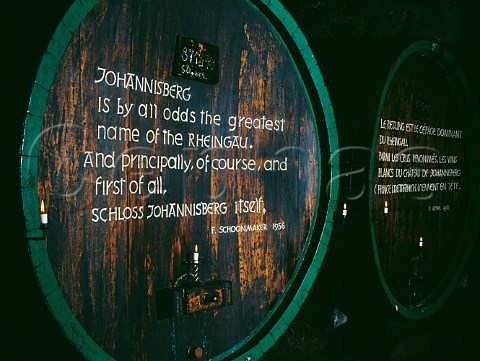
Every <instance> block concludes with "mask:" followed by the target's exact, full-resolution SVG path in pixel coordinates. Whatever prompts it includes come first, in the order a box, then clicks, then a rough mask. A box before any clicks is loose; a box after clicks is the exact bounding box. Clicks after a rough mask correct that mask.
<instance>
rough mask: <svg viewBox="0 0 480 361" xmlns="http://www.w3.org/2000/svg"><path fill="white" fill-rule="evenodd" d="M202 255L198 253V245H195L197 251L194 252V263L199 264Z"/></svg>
mask: <svg viewBox="0 0 480 361" xmlns="http://www.w3.org/2000/svg"><path fill="white" fill-rule="evenodd" d="M199 256H200V254H199V253H198V245H195V249H194V252H193V263H198V259H199Z"/></svg>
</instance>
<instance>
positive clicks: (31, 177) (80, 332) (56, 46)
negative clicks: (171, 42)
mask: <svg viewBox="0 0 480 361" xmlns="http://www.w3.org/2000/svg"><path fill="white" fill-rule="evenodd" d="M245 1H246V3H248V4H249V5H250V6H252V8H253V9H255V10H257V11H258V12H259V13H261V15H262V16H264V17H265V18H267V17H266V15H265V14H264V13H263V12H262V11H260V9H259V5H260V6H263V7H265V8H266V9H267V10H268V11H269V12H270V13H271V14H273V15H274V17H276V18H277V19H278V20H279V21H280V22H281V23H282V26H283V27H284V29H285V30H286V32H287V33H288V34H289V36H290V37H291V40H292V41H293V42H294V43H295V45H296V46H297V47H298V51H299V53H300V55H301V58H302V60H303V62H304V64H305V67H306V68H307V70H308V73H309V75H310V77H311V80H312V82H313V84H314V88H315V90H316V91H317V94H318V97H319V101H320V103H321V106H322V111H323V115H324V117H325V128H326V132H327V135H326V137H327V139H328V144H329V150H330V154H338V152H336V150H337V149H338V136H337V129H336V123H335V117H334V113H333V108H332V104H331V101H330V98H329V94H328V91H327V88H326V85H325V83H324V79H323V76H322V74H321V72H320V68H319V66H318V64H317V62H316V59H315V57H314V55H313V52H312V51H311V49H310V47H309V45H308V42H307V40H306V38H305V36H304V35H303V33H302V31H301V29H300V28H299V26H298V24H297V23H296V22H295V20H294V19H293V17H292V16H291V15H290V14H289V13H288V11H287V10H286V9H285V7H284V6H283V5H282V4H281V3H280V1H279V0H257V2H260V4H257V3H256V2H255V3H253V2H252V1H251V0H245ZM97 2H98V0H75V1H74V2H73V4H72V5H71V6H70V8H69V9H68V11H67V12H66V14H65V15H64V17H63V18H62V20H61V21H60V23H59V25H58V26H57V28H56V30H55V32H54V34H53V36H52V38H51V40H50V42H49V44H48V46H47V49H46V50H45V52H44V55H43V58H42V60H41V62H40V65H39V67H38V70H37V75H36V78H35V82H34V84H33V87H32V91H31V96H30V99H29V103H28V108H27V114H26V117H25V120H24V130H23V143H22V147H21V154H20V162H21V175H20V182H21V193H22V207H23V213H24V217H25V222H26V231H25V235H26V240H27V243H28V250H29V252H30V257H31V262H32V265H33V267H34V270H35V274H36V276H37V281H38V283H39V286H40V288H41V289H42V292H43V294H44V298H45V301H46V303H47V305H48V307H49V308H50V310H51V312H52V314H53V315H54V318H55V319H56V321H57V323H58V324H59V326H60V327H61V328H62V330H63V332H64V333H65V336H66V337H67V338H68V339H69V341H70V342H72V344H73V345H74V346H75V347H76V348H77V350H78V351H79V352H80V353H81V354H82V355H83V356H84V357H86V358H87V359H90V360H102V361H107V360H114V359H113V358H112V357H111V356H110V355H108V354H107V353H106V352H105V351H104V350H103V349H102V348H101V347H100V346H99V345H98V344H97V343H96V342H95V341H94V340H93V339H92V338H91V337H90V335H89V334H88V333H87V332H86V330H85V329H84V328H83V327H82V325H81V324H80V323H79V322H78V321H77V320H76V318H75V316H74V315H73V313H72V311H71V309H70V307H69V305H68V303H67V301H66V300H65V298H64V296H63V294H62V292H61V290H60V287H59V284H58V282H57V279H56V276H55V274H54V271H53V269H52V266H51V264H50V262H49V257H48V253H47V249H46V245H45V242H44V241H43V238H42V230H41V229H40V227H39V225H40V224H39V223H40V222H39V220H40V205H39V199H38V188H37V186H38V157H39V143H40V138H41V136H42V134H43V130H42V127H43V117H44V112H45V107H46V103H47V98H48V95H49V91H50V88H51V86H52V83H53V80H54V77H55V75H56V72H57V69H58V65H59V62H60V60H61V59H62V57H63V54H64V52H65V50H66V47H67V46H68V44H69V42H70V40H71V38H72V36H73V33H74V32H75V31H76V29H77V28H78V26H79V25H80V24H81V22H82V21H83V19H84V18H85V17H86V16H87V15H88V13H89V12H90V10H91V9H92V8H93V7H94V6H95V5H96V4H97ZM267 20H269V19H267ZM267 22H268V21H267ZM270 25H271V24H270ZM271 28H272V32H273V33H274V34H275V36H276V37H277V39H278V40H279V41H280V42H281V43H282V44H283V45H284V46H285V49H286V50H287V53H288V54H289V56H290V57H291V58H292V55H291V49H290V48H289V47H288V46H287V45H286V44H285V41H284V39H283V38H282V37H281V36H280V35H279V34H278V31H277V30H276V29H274V27H273V26H271ZM292 64H293V66H294V68H295V71H296V72H297V74H299V70H298V67H297V64H296V63H295V61H293V59H292ZM299 79H300V80H301V83H302V86H303V87H304V91H305V93H306V94H307V97H308V98H309V100H310V101H311V99H310V98H311V94H309V93H308V92H307V90H306V89H305V83H304V82H303V79H302V77H301V76H299ZM309 103H310V106H312V105H311V102H309ZM312 113H313V114H315V112H312ZM314 121H317V120H316V118H315V117H314ZM315 128H316V133H317V134H316V138H317V143H318V139H319V136H318V128H317V126H316V127H315ZM317 153H320V148H318V150H317ZM318 159H319V166H318V167H319V173H320V168H321V165H320V156H319V157H318ZM328 163H329V170H330V174H329V175H328V176H329V179H331V180H332V181H331V182H328V192H327V194H328V202H327V203H328V204H327V206H326V212H325V222H324V223H323V227H322V229H321V231H320V232H321V233H320V239H319V241H318V245H317V247H316V248H315V249H314V252H313V256H312V260H311V262H310V263H309V266H308V269H307V270H306V272H305V274H304V276H303V278H302V280H301V282H300V285H299V286H298V288H295V291H294V292H295V293H294V294H293V296H292V295H291V293H292V292H293V290H292V283H294V282H295V281H296V282H297V283H298V277H297V276H298V273H299V269H300V266H302V265H303V263H304V262H303V261H304V259H305V257H306V253H307V251H308V250H309V248H311V242H310V241H311V238H312V236H313V230H314V228H316V227H315V225H316V224H317V219H316V218H317V215H318V205H319V198H320V194H321V192H322V189H320V188H321V186H320V184H321V182H318V183H319V184H318V192H317V199H316V209H315V213H314V217H313V222H312V225H311V226H310V229H309V232H308V236H307V239H306V242H305V247H304V249H303V252H302V255H301V257H300V259H299V261H298V263H297V265H296V268H295V271H294V274H293V275H292V277H291V278H290V279H289V282H288V283H287V286H286V288H285V291H284V292H283V293H282V295H281V296H280V298H279V300H278V301H277V302H276V303H275V305H274V308H273V309H272V310H271V311H270V312H269V314H268V315H267V316H266V318H265V319H264V320H262V322H261V324H260V325H258V326H257V327H256V328H255V330H254V331H252V333H251V335H250V336H249V337H247V338H246V339H245V340H243V341H242V342H240V343H239V344H237V345H234V346H233V347H232V348H230V349H229V350H227V351H226V352H224V353H222V354H220V355H218V356H216V357H215V358H213V360H221V359H224V358H232V357H233V358H238V359H239V360H240V359H241V360H245V359H246V358H250V359H257V358H259V357H261V356H262V355H263V354H264V353H265V352H266V351H267V350H268V349H269V348H270V347H271V346H273V345H274V344H275V343H276V341H277V340H278V339H279V338H280V337H281V335H282V334H283V333H284V332H285V331H286V330H287V328H288V327H289V325H290V323H291V322H292V321H293V319H294V318H295V316H296V315H297V313H298V311H299V309H300V308H301V307H302V305H303V303H304V301H305V299H306V297H307V296H308V294H309V292H310V290H311V288H312V286H313V284H314V282H315V279H316V276H317V274H318V272H319V270H320V266H321V264H322V261H323V259H324V257H325V254H326V251H327V248H328V243H329V239H330V235H331V232H332V228H333V215H334V212H335V210H336V207H337V203H338V189H339V188H338V181H337V179H338V174H339V157H334V156H332V157H329V161H328ZM319 178H320V179H321V173H320V174H319ZM303 266H304V265H303ZM287 294H289V297H292V299H291V301H290V303H289V304H288V306H287V307H286V308H285V309H284V310H282V314H281V316H280V317H279V318H278V319H277V320H276V321H275V322H274V325H273V326H272V327H271V328H270V329H269V332H267V333H266V334H265V335H263V336H262V338H261V339H260V340H259V341H258V342H256V344H255V345H254V346H253V347H249V346H250V343H251V340H252V338H253V337H254V336H255V335H256V334H257V333H258V332H259V331H260V330H261V329H262V328H264V326H265V325H266V324H267V323H269V322H270V323H271V322H272V315H273V314H274V313H275V312H276V311H277V310H278V309H279V307H280V306H281V305H283V304H284V302H283V301H284V300H285V298H286V297H287V296H286V295H287ZM246 347H248V349H247V351H245V348H246Z"/></svg>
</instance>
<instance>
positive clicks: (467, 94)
mask: <svg viewBox="0 0 480 361" xmlns="http://www.w3.org/2000/svg"><path fill="white" fill-rule="evenodd" d="M418 52H428V53H429V54H430V55H432V56H433V57H434V59H435V60H436V61H437V62H438V63H439V64H440V65H441V66H442V68H443V70H444V71H447V70H448V72H449V73H448V74H452V75H453V76H452V77H451V78H449V81H450V85H451V86H452V87H453V88H454V89H455V90H456V91H457V92H458V94H460V96H458V97H457V99H458V100H459V102H460V105H461V106H462V108H463V109H465V110H464V111H463V113H464V114H465V113H466V114H469V115H471V116H472V118H473V119H474V121H472V122H471V123H469V126H470V127H472V129H473V130H474V132H475V133H477V134H478V133H479V126H478V124H477V123H478V121H477V120H478V119H479V115H478V111H477V109H476V106H475V101H474V99H473V96H472V92H471V91H470V87H469V85H468V82H467V80H466V79H465V76H464V74H463V71H462V69H461V67H460V65H459V64H458V62H457V61H456V60H455V58H454V56H453V55H452V54H451V53H450V52H449V51H448V50H447V49H446V48H445V47H444V46H443V45H441V44H439V43H437V42H435V41H430V40H425V39H422V40H417V41H415V42H413V43H411V44H410V45H409V46H407V47H406V48H405V49H404V50H403V51H402V52H401V53H400V54H399V56H398V57H397V59H396V60H395V62H394V63H393V65H392V67H391V68H390V71H389V73H388V76H387V78H386V81H385V85H384V88H383V91H382V94H381V97H380V101H379V105H378V109H377V114H376V118H375V127H374V132H373V138H372V150H373V149H375V147H376V144H377V138H378V125H379V122H380V117H381V112H382V109H383V105H384V102H385V97H386V95H387V92H388V90H389V88H390V84H391V82H392V80H393V78H394V76H395V75H396V73H397V71H398V69H399V68H400V67H401V66H402V64H403V63H404V61H405V60H406V59H407V58H409V57H410V56H411V55H413V54H415V53H418ZM470 142H471V141H468V143H470ZM374 162H375V154H374V152H373V151H372V152H371V156H370V174H369V181H370V187H369V218H370V233H371V239H372V248H373V254H374V259H375V264H376V267H377V273H378V276H379V278H380V283H381V285H382V288H383V290H384V292H385V293H386V296H387V298H388V300H389V302H390V304H391V305H392V307H394V309H395V312H398V313H399V314H401V315H402V316H404V317H406V318H409V319H422V318H427V317H429V316H431V315H432V314H434V313H435V312H436V311H437V310H438V309H439V308H440V307H442V306H443V304H444V303H445V302H446V301H447V299H448V298H449V297H450V295H451V293H452V292H453V290H454V289H455V287H456V284H457V282H458V280H459V278H460V276H461V274H462V271H463V269H464V267H465V265H466V264H467V262H468V259H469V256H470V254H471V253H472V251H473V247H474V244H475V241H476V238H477V234H478V230H477V229H476V228H475V224H476V222H478V219H479V216H480V214H479V210H478V209H479V206H480V202H479V201H478V200H475V202H476V203H475V204H476V209H477V211H476V212H470V214H468V217H469V219H466V222H465V224H466V225H467V226H466V228H467V230H469V232H468V233H469V237H466V238H465V237H464V240H463V243H462V245H464V247H463V248H462V249H463V252H459V251H458V250H457V251H456V254H455V256H454V259H453V260H452V263H451V265H450V267H449V268H448V270H447V272H446V276H445V277H444V278H443V279H442V280H441V281H440V283H439V285H438V286H437V287H436V288H435V289H434V290H433V291H432V292H431V294H430V295H428V296H427V297H426V299H425V301H426V302H425V303H422V304H421V305H419V306H415V307H408V306H405V305H403V304H402V303H401V302H400V301H399V300H398V299H397V298H396V297H395V295H394V294H393V292H392V290H391V289H390V287H389V285H388V283H387V281H386V279H385V276H384V274H383V272H382V266H381V263H380V257H379V254H378V248H377V242H376V236H375V228H374V226H375V217H374V209H373V187H372V186H371V185H372V184H373V178H374V173H375V172H374V168H373V164H374ZM470 162H471V163H472V165H473V162H474V160H473V159H472V160H471V161H470ZM477 163H478V161H477ZM471 168H472V169H471V173H472V174H471V175H470V177H469V179H473V178H475V177H478V176H480V172H479V169H478V166H477V167H475V166H472V167H471Z"/></svg>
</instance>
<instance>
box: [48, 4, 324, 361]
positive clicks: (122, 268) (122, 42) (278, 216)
mask: <svg viewBox="0 0 480 361" xmlns="http://www.w3.org/2000/svg"><path fill="white" fill-rule="evenodd" d="M177 34H183V35H185V36H191V37H192V38H195V39H199V40H201V41H205V42H208V43H210V44H215V45H216V46H218V47H219V48H220V67H221V69H220V80H219V83H218V84H217V85H208V84H201V83H198V82H193V81H189V80H185V79H181V78H179V77H174V76H172V75H171V69H172V63H173V56H174V49H175V39H176V36H177ZM98 66H100V67H105V68H108V69H111V70H114V71H119V72H122V73H127V72H132V73H134V74H137V75H139V76H145V77H147V78H152V79H158V80H162V81H163V80H164V81H167V82H169V83H178V84H180V85H182V86H183V87H191V93H192V100H191V101H190V102H184V101H180V100H176V99H172V98H168V97H167V98H166V97H163V96H161V95H152V94H145V93H141V92H138V91H134V90H125V89H123V88H121V87H120V88H117V87H114V86H106V85H105V84H95V83H94V80H95V79H96V77H98V72H97V67H98ZM99 97H109V98H111V99H112V103H111V104H110V105H111V110H110V112H109V113H108V114H104V113H101V112H98V98H99ZM117 98H121V99H122V101H123V102H129V103H135V104H140V103H154V104H158V105H159V108H160V109H163V108H165V107H170V108H172V109H176V108H177V107H181V108H182V109H185V108H189V109H190V110H195V111H196V112H197V114H198V112H199V111H200V110H201V109H205V110H208V111H209V112H210V113H212V114H220V115H221V116H222V120H223V121H224V122H226V120H227V119H228V116H230V115H232V116H251V117H260V116H262V115H265V116H267V117H272V118H275V117H279V118H280V117H281V118H284V119H285V120H286V122H285V130H284V132H282V133H280V132H268V131H254V130H252V129H246V128H242V129H239V130H237V131H235V132H234V134H235V135H239V136H243V137H249V139H251V142H252V143H251V144H253V147H252V148H251V149H247V150H243V149H239V150H236V149H233V150H222V149H212V150H208V151H207V152H204V153H201V151H202V150H203V149H200V150H198V149H190V148H188V147H185V149H182V148H181V147H179V146H166V145H163V144H155V145H151V144H147V143H146V142H145V141H144V140H142V141H140V142H138V143H137V142H133V141H132V142H124V141H112V140H99V139H97V125H106V126H110V125H117V126H123V127H127V128H138V129H139V130H140V133H141V134H142V135H143V134H145V133H146V132H147V131H148V130H149V129H156V128H158V129H159V130H160V131H162V130H171V131H174V132H180V133H182V134H183V135H184V139H186V134H187V133H188V132H195V133H197V134H205V135H208V134H213V135H218V136H221V135H224V136H226V135H229V134H231V132H229V130H228V127H227V126H226V123H223V124H222V126H219V127H217V126H202V125H200V124H198V123H197V124H193V125H191V124H190V125H189V124H182V123H180V122H179V123H176V122H173V121H171V120H170V121H166V120H163V119H162V117H161V116H159V117H158V118H157V119H144V118H141V117H139V116H138V115H132V114H130V115H129V116H127V117H123V116H121V115H117V114H115V106H116V103H115V101H116V99H117ZM44 130H45V134H44V136H43V138H42V143H41V156H40V166H39V175H40V176H39V179H40V183H39V193H40V195H41V197H44V198H46V199H47V201H48V207H49V208H48V210H49V219H50V220H51V221H50V225H49V232H48V253H49V257H50V259H51V262H52V265H53V268H54V271H55V273H56V276H57V278H58V281H59V284H60V287H61V290H62V292H63V293H64V294H65V297H66V299H67V301H68V303H69V305H70V307H71V309H72V311H73V313H74V315H75V317H76V318H78V320H79V322H80V323H81V324H82V326H83V327H84V328H85V329H86V330H87V332H88V334H89V335H91V336H92V338H93V339H94V341H95V342H97V343H98V344H99V345H100V346H101V347H102V348H103V349H104V350H105V351H106V352H107V353H109V354H110V355H112V356H113V357H114V358H115V359H117V360H135V361H136V360H175V359H185V355H186V352H187V350H188V348H189V347H190V346H198V345H202V344H206V345H207V350H206V351H207V352H206V353H205V356H204V357H205V358H207V357H212V356H215V355H218V354H219V353H221V352H223V351H225V350H227V349H229V348H230V347H232V346H234V345H235V344H237V343H239V342H241V341H242V340H244V339H245V338H246V337H247V336H248V335H249V334H250V333H251V332H252V331H253V330H254V328H255V327H257V326H258V325H259V324H260V323H261V322H262V320H263V319H264V318H265V317H266V316H267V315H268V313H269V311H270V310H271V309H272V307H273V306H274V305H275V303H276V302H277V300H278V298H279V297H280V295H281V294H282V292H283V291H284V290H285V287H286V285H287V282H288V281H289V279H290V278H291V276H292V274H293V272H294V269H295V267H296V265H297V263H298V261H299V259H300V257H301V254H302V252H303V250H304V246H305V241H306V238H307V234H308V231H309V229H310V226H311V225H312V223H313V214H314V212H315V207H316V206H317V205H316V198H317V186H318V179H319V174H318V159H317V152H318V144H317V139H316V131H315V124H314V118H313V115H312V110H311V108H310V105H309V102H308V99H307V97H306V95H305V91H304V89H303V86H302V85H301V83H300V80H299V76H298V74H297V72H296V71H295V68H294V66H293V64H292V60H291V59H290V57H289V55H288V54H287V52H286V51H285V49H284V47H283V44H282V43H281V42H280V41H279V40H278V39H277V38H276V37H275V36H274V35H273V34H272V30H271V28H270V26H269V24H268V22H267V21H266V19H265V18H263V17H262V16H261V15H260V14H259V13H258V12H256V11H255V10H253V8H252V7H250V5H248V4H247V3H245V2H243V1H221V2H219V1H202V2H189V1H188V2H187V1H177V0H176V1H173V0H172V1H171V0H163V1H106V0H104V1H100V2H99V3H98V5H97V6H96V7H95V8H94V9H93V10H92V12H91V13H90V14H89V15H88V17H87V18H86V19H85V20H84V22H83V23H82V24H81V25H80V27H79V29H78V30H77V32H76V33H75V34H74V36H73V39H72V41H71V43H70V44H69V46H68V48H67V51H66V52H65V54H64V57H63V59H62V62H61V65H60V67H59V70H58V73H57V75H56V78H55V82H54V85H53V87H52V89H51V91H50V96H49V100H48V105H47V110H46V112H45V124H44ZM87 151H97V152H103V153H104V154H110V153H111V152H113V151H115V153H116V155H117V156H119V155H120V154H122V153H125V154H133V153H139V154H146V155H162V154H165V155H169V156H173V155H176V154H183V155H185V156H186V157H187V158H188V159H197V158H198V157H199V156H200V154H208V155H209V156H210V157H211V158H215V157H220V158H223V157H225V158H229V159H231V158H253V159H256V160H257V161H258V165H263V164H264V162H265V161H266V160H267V159H281V160H283V159H284V158H285V157H287V158H288V171H286V172H266V171H263V172H248V171H236V172H234V171H223V172H222V171H210V172H208V173H207V172H204V171H201V170H198V169H197V170H195V171H190V172H187V173H183V172H181V171H168V172H165V173H164V174H159V172H157V171H153V172H150V171H148V170H136V169H128V170H126V171H124V172H122V171H120V170H119V169H118V167H115V168H112V169H110V168H91V167H84V163H85V159H86V152H87ZM142 175H143V176H144V177H145V180H147V181H148V180H152V179H155V177H156V176H160V175H161V176H162V177H163V180H164V182H165V184H164V185H165V188H166V189H167V193H166V194H163V195H157V194H155V195H149V196H148V197H145V195H136V194H131V193H128V192H124V193H123V194H109V195H101V194H98V195H96V194H95V181H96V179H97V177H99V176H102V177H103V179H110V180H113V179H117V180H118V179H121V178H125V179H126V180H127V181H130V180H134V179H139V177H140V176H142ZM256 197H262V199H263V200H264V202H265V203H264V204H265V208H266V213H246V214H235V213H234V212H233V210H229V212H228V213H227V214H225V215H218V216H205V217H203V216H202V217H183V218H165V219H161V218H159V219H153V218H152V219H149V220H146V219H142V220H134V219H131V220H128V221H117V222H106V223H103V222H97V223H95V222H92V220H91V217H92V215H91V209H92V208H94V207H99V208H102V207H122V208H124V207H127V206H129V207H134V206H139V205H149V204H151V205H155V204H165V203H171V202H172V203H173V202H174V203H193V202H210V201H215V200H219V201H227V202H229V203H231V204H233V201H235V200H238V199H240V198H241V199H255V198H256ZM145 212H146V211H145ZM274 222H283V223H284V224H285V229H284V230H281V231H278V232H274V231H273V230H272V224H273V223H274ZM260 223H265V224H267V225H268V230H264V231H257V232H250V233H246V232H245V233H223V234H221V233H218V232H217V233H212V232H211V229H212V226H214V227H215V229H216V230H218V229H219V227H220V226H235V225H242V224H260ZM195 244H198V246H199V248H200V254H201V258H202V262H201V265H200V266H201V267H200V276H201V278H202V279H203V280H205V281H210V280H215V279H222V280H229V281H231V282H232V301H233V304H232V305H231V306H228V307H224V308H222V309H218V310H216V311H215V312H213V311H212V312H205V313H199V314H195V315H192V316H185V317H180V318H177V319H173V320H170V319H168V320H161V321H157V317H156V314H155V313H156V307H155V305H156V300H155V291H156V290H157V289H159V288H166V287H172V286H173V285H174V283H175V281H176V280H177V279H178V277H179V276H180V275H182V274H183V273H184V272H185V266H184V265H183V262H184V261H185V260H186V257H187V255H188V254H190V256H191V255H192V253H193V247H194V245H195ZM172 334H173V335H174V337H172Z"/></svg>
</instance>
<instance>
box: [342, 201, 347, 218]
mask: <svg viewBox="0 0 480 361" xmlns="http://www.w3.org/2000/svg"><path fill="white" fill-rule="evenodd" d="M342 214H343V218H345V217H346V216H347V203H343V211H342Z"/></svg>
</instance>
